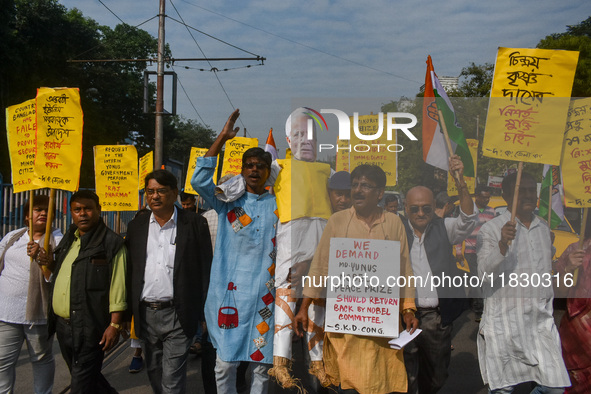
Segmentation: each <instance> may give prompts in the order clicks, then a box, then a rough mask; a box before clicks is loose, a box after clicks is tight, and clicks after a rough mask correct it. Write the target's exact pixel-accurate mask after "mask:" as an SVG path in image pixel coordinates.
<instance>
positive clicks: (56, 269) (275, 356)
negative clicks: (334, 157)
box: [0, 108, 591, 393]
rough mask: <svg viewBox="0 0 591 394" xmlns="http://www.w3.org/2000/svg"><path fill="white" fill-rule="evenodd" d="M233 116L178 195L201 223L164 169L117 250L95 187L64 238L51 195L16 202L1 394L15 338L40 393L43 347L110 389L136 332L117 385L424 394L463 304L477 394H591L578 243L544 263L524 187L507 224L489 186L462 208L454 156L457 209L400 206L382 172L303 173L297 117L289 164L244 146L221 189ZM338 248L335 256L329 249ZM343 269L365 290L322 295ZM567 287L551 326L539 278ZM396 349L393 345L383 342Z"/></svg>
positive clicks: (446, 356)
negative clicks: (106, 366) (135, 375)
mask: <svg viewBox="0 0 591 394" xmlns="http://www.w3.org/2000/svg"><path fill="white" fill-rule="evenodd" d="M239 115H240V113H239V111H238V110H236V111H234V112H233V113H232V114H231V115H230V117H229V119H228V121H227V123H226V124H225V126H224V128H223V130H222V131H221V132H220V133H219V135H218V137H217V139H216V141H215V142H214V144H213V145H212V146H211V147H210V148H209V150H207V152H206V153H205V154H204V155H203V156H202V157H199V158H198V159H197V161H196V167H195V171H194V173H193V174H192V178H191V185H192V186H193V188H194V190H195V191H196V192H197V193H198V195H199V196H200V198H201V199H203V201H205V203H206V206H207V207H209V210H200V212H197V209H196V205H195V198H194V196H193V195H190V194H184V193H183V194H182V196H179V190H178V186H177V185H178V180H177V179H176V177H175V176H174V175H173V174H172V173H170V172H168V171H166V170H164V169H159V170H155V171H153V172H150V173H149V174H148V175H147V176H146V177H145V178H144V180H143V181H144V188H145V196H146V206H145V207H144V208H143V209H141V210H140V211H138V212H137V214H136V216H135V218H134V219H133V220H132V221H131V222H130V223H129V224H128V228H127V233H126V235H125V238H123V237H121V236H120V235H118V234H116V233H115V232H114V231H113V230H111V229H110V228H108V227H107V226H106V225H105V224H104V222H103V220H102V219H101V215H100V213H101V201H100V200H99V197H98V196H97V194H96V193H94V192H92V191H88V190H80V191H77V192H75V193H74V194H72V196H71V198H70V200H69V209H70V211H71V215H72V220H73V223H72V224H71V225H70V227H69V228H68V229H67V231H66V232H65V234H63V235H62V233H61V232H60V231H59V230H56V229H52V230H51V231H50V232H49V233H48V232H47V231H46V225H47V221H48V218H47V213H48V208H49V204H50V200H49V198H47V196H41V195H38V196H35V197H34V200H33V206H32V209H31V210H30V211H29V207H28V205H27V206H25V211H26V212H32V217H29V216H27V222H28V223H31V224H30V225H29V226H27V227H24V228H21V229H17V230H14V231H12V232H10V233H8V234H7V235H6V236H5V237H4V238H3V239H2V241H1V243H0V392H1V393H11V392H13V389H14V384H15V379H16V373H15V370H16V364H17V359H18V357H19V352H20V350H21V347H22V345H23V342H24V341H26V342H27V346H28V351H29V358H30V362H31V365H32V368H33V377H34V390H35V392H36V393H51V392H52V390H53V382H54V374H55V361H54V355H53V354H52V351H51V349H52V342H53V338H54V335H53V334H55V337H56V338H57V341H58V342H59V348H60V350H61V353H62V356H63V358H64V360H65V362H66V365H67V367H68V369H69V371H70V375H71V382H70V387H69V389H70V392H72V393H94V392H96V393H110V392H116V390H115V389H114V388H113V387H112V386H111V384H110V383H109V382H108V380H107V379H106V378H105V377H104V376H103V375H102V373H101V365H102V363H103V359H104V357H105V353H106V352H108V351H109V350H110V349H112V348H113V347H114V346H116V345H117V343H118V342H119V341H120V340H122V339H123V340H126V339H127V338H128V337H129V330H130V329H131V330H132V333H131V335H132V338H133V339H132V341H134V345H133V347H134V348H136V351H135V353H134V357H133V359H132V360H131V365H130V367H129V371H130V372H138V371H140V370H142V369H143V368H145V369H146V371H147V375H148V378H149V382H150V385H151V388H152V390H153V391H154V392H155V393H183V392H204V393H216V392H217V393H237V392H239V390H240V392H243V391H244V390H245V388H244V385H245V382H246V381H248V382H249V384H250V389H249V390H250V392H251V393H267V392H269V389H270V385H271V383H272V382H273V381H275V382H276V384H277V385H279V386H281V387H283V388H284V389H293V390H298V391H306V392H311V393H327V392H331V391H336V392H338V393H436V392H438V391H440V390H441V388H442V387H443V385H444V384H445V382H446V379H447V378H448V369H449V365H450V359H451V355H452V350H453V345H452V330H453V323H454V320H456V319H457V318H458V317H459V316H460V315H461V314H462V313H463V312H464V311H465V310H467V309H468V308H472V309H473V311H474V312H475V313H476V316H477V319H476V322H477V323H478V324H479V329H478V335H477V339H476V341H477V344H478V362H479V364H480V371H481V375H482V381H483V382H484V384H485V385H487V387H488V389H489V392H491V393H510V392H513V389H514V388H515V387H516V386H518V385H523V384H526V385H528V386H527V387H528V389H527V390H528V392H529V390H532V391H531V392H532V393H563V392H565V390H566V392H568V393H585V392H589V391H590V390H591V359H590V356H589V354H590V353H591V351H590V350H591V349H589V346H590V345H589V344H590V343H591V340H590V335H591V328H590V326H589V321H590V319H591V303H589V291H590V290H589V289H590V288H591V283H589V281H590V276H589V273H588V272H589V270H590V269H591V267H589V264H590V260H591V258H590V256H591V243H590V242H589V238H590V237H589V236H587V237H586V238H585V239H584V243H583V244H582V246H581V245H580V244H579V243H577V244H573V245H571V246H569V247H568V248H567V249H566V251H565V252H564V253H563V254H562V256H558V257H559V258H558V259H557V260H554V261H553V259H552V256H553V254H554V250H553V248H554V247H553V238H552V233H551V230H550V228H549V226H548V224H547V223H546V221H545V220H544V219H542V218H540V217H538V216H536V215H535V214H534V210H535V208H536V204H537V190H536V179H535V178H534V177H533V176H531V175H530V174H528V173H526V172H524V173H523V174H520V179H519V180H518V176H517V174H510V175H508V176H506V177H505V178H504V180H503V182H502V197H503V198H504V200H505V201H506V203H507V206H508V207H512V206H514V207H515V218H512V217H511V212H510V210H509V209H508V210H507V211H506V212H505V213H503V214H501V215H497V216H495V212H494V210H493V209H492V208H491V207H489V206H488V202H489V199H490V194H491V190H490V189H489V188H487V187H485V186H478V187H477V188H476V190H475V193H474V194H473V195H471V194H470V192H469V191H468V187H467V184H466V181H465V179H464V174H463V173H464V164H463V162H462V160H461V158H460V157H459V156H457V155H453V154H452V155H451V156H450V157H449V159H448V163H447V164H448V168H449V172H450V174H452V176H453V179H454V182H455V187H456V189H457V191H458V198H457V206H455V205H454V204H453V202H452V201H453V200H450V198H449V197H448V196H447V194H445V193H444V195H439V194H438V195H437V198H436V197H435V196H434V194H433V191H432V190H430V189H429V188H427V187H425V186H421V185H416V186H415V187H413V188H411V189H410V190H409V191H408V192H407V194H406V197H405V201H404V202H401V201H399V200H398V197H394V198H392V196H390V197H389V198H388V199H384V194H385V193H384V192H385V186H386V174H385V172H384V171H383V170H382V169H381V168H380V167H378V166H375V165H369V164H362V165H359V166H357V167H356V168H353V169H352V171H351V172H350V173H349V172H346V171H339V172H335V171H334V170H332V169H331V168H330V167H329V165H328V164H325V163H320V162H317V161H316V135H315V132H316V131H315V130H314V133H313V135H312V138H309V137H310V136H309V134H308V132H307V127H308V126H307V125H308V120H309V119H310V115H309V113H307V112H306V110H305V109H303V108H299V109H297V110H295V111H294V112H293V113H292V114H291V116H290V117H289V118H288V120H287V122H286V130H285V132H286V138H287V141H288V143H289V146H290V150H291V156H290V157H288V158H285V159H278V158H277V157H273V156H272V154H271V153H269V152H267V151H265V150H264V149H262V148H259V147H253V148H250V149H247V150H246V151H245V152H244V154H243V155H242V158H241V172H240V174H239V175H236V176H230V177H224V179H220V180H219V181H218V182H217V184H216V183H214V179H215V174H214V173H215V170H216V165H217V157H218V154H219V153H220V151H221V150H222V147H223V146H224V145H225V144H226V143H227V142H228V141H231V140H232V139H234V138H235V137H236V134H237V132H238V127H235V122H236V120H237V119H238V117H239ZM515 189H517V190H518V194H517V197H515V194H514V192H515ZM383 200H385V201H383ZM181 201H182V206H181ZM513 203H514V205H513ZM27 204H28V203H27ZM382 205H385V207H383V206H382ZM29 219H31V221H30V222H29ZM590 221H591V219H590ZM29 227H30V228H29ZM46 239H48V242H44V241H45V240H46ZM348 240H349V241H351V243H350V244H349V243H347V241H348ZM337 242H341V243H337ZM337 245H345V246H342V248H344V249H343V251H345V252H346V253H345V252H343V251H340V252H341V254H340V255H339V254H338V253H337V254H335V249H336V248H339V246H337ZM346 245H352V246H346ZM361 245H363V246H361ZM392 245H395V246H392ZM392 247H393V248H394V249H388V248H392ZM347 248H349V249H347ZM382 248H384V249H382ZM358 249H359V250H360V249H363V252H361V251H359V250H358ZM383 251H386V254H385V255H384V256H385V260H384V261H385V266H386V268H387V269H393V271H388V272H394V273H395V275H396V276H397V277H398V278H399V279H401V278H404V281H401V280H399V281H397V283H398V284H399V286H398V288H397V289H396V292H395V293H392V288H391V287H388V286H384V283H386V282H385V280H386V278H385V277H383V276H379V275H378V274H379V273H380V272H381V271H379V269H381V268H379V267H378V266H379V265H380V264H383V263H382V261H381V260H379V258H378V256H379V255H380V254H381V253H382V252H383ZM337 252H339V251H337ZM335 256H337V257H338V256H341V257H342V260H339V259H337V258H335ZM367 257H370V258H369V259H368V258H367ZM347 259H348V260H347ZM373 260H375V261H373ZM339 261H340V263H341V264H345V263H344V261H347V263H346V264H351V266H354V265H355V264H366V263H367V262H368V261H369V262H370V263H371V262H373V263H375V265H374V266H373V268H371V269H368V270H366V271H367V272H369V273H372V272H373V273H376V275H377V276H375V277H374V279H379V281H380V282H379V284H376V283H373V282H372V283H371V285H367V284H363V285H358V284H356V283H358V282H355V281H352V282H347V283H348V284H345V281H344V279H345V277H344V276H342V277H341V278H340V279H342V280H343V281H342V282H341V283H339V285H338V286H333V284H334V281H333V279H334V278H332V277H331V275H332V276H334V273H335V267H338V266H340V265H339ZM335 262H336V265H335ZM376 267H377V268H376ZM343 271H344V270H343V269H341V271H337V272H339V273H341V274H342V273H343ZM349 272H350V271H349ZM384 272H385V271H384ZM466 272H469V277H476V278H478V280H479V281H478V286H472V285H466V284H467V283H470V284H471V283H473V282H466V280H465V273H466ZM575 272H576V273H577V274H576V275H577V276H578V278H579V279H578V283H575V284H573V285H572V286H570V287H566V288H565V286H559V287H557V291H560V292H561V293H558V295H559V296H561V297H565V298H567V299H568V301H567V302H568V304H567V311H566V313H565V315H564V317H563V319H562V322H561V324H560V327H559V328H557V326H556V325H555V323H554V314H553V303H552V301H553V298H554V290H553V284H554V283H553V282H554V281H553V280H552V279H558V280H563V277H567V276H568V275H570V277H572V276H573V274H574V273H575ZM513 274H518V275H521V276H520V278H524V277H528V278H533V277H535V276H538V277H541V278H544V275H545V274H547V275H552V276H551V277H549V280H548V281H547V283H548V284H549V285H546V286H531V285H530V286H527V285H522V284H521V283H520V284H519V285H518V286H513V285H511V286H509V285H507V283H509V282H508V281H509V278H510V277H511V278H513V276H511V275H513ZM463 277H464V280H463V281H460V282H458V281H456V280H455V279H456V278H463ZM326 278H328V281H327V280H326ZM443 278H448V279H449V280H448V282H445V280H442V279H443ZM323 279H324V280H323ZM349 279H350V277H349ZM435 279H438V280H439V281H440V282H437V285H436V286H433V283H434V280H435ZM381 281H383V282H381ZM504 281H507V283H505V282H504ZM401 282H403V283H404V284H403V285H400V283H401ZM321 283H322V285H319V284H321ZM351 283H353V284H351ZM457 283H462V285H457ZM335 287H336V293H335ZM339 291H340V292H341V294H340V295H339ZM372 291H373V292H372ZM356 292H357V294H358V295H367V299H368V300H370V302H371V304H372V306H371V307H370V308H368V309H367V310H369V311H370V313H369V314H365V315H364V314H362V313H356V312H357V311H362V310H364V309H363V308H366V306H367V305H368V304H367V302H366V301H367V300H366V297H357V296H355V294H356ZM335 294H337V295H335ZM351 294H353V296H351V297H349V295H351ZM347 297H349V298H347ZM361 299H363V301H361ZM361 305H363V306H361ZM335 311H343V312H347V313H340V312H339V313H337V314H335V313H334V312H335ZM392 333H394V334H392ZM376 334H377V335H376ZM379 334H384V335H379ZM417 334H418V335H417ZM405 335H408V336H409V337H410V340H407V341H406V342H405V343H403V344H401V345H400V344H396V343H393V342H392V341H391V339H392V338H395V337H397V336H399V337H400V338H402V337H403V336H405ZM296 339H299V340H297V341H296ZM296 346H297V347H301V349H298V351H299V352H300V353H301V354H303V359H298V362H301V363H302V365H301V366H299V367H302V366H303V370H304V371H306V372H305V373H304V374H302V373H297V374H296V373H295V371H296V370H298V371H302V368H296V367H298V366H296V365H293V364H294V362H293V359H294V358H293V353H294V352H295V351H296V349H295V347H296ZM191 353H197V354H200V355H201V356H202V363H201V368H202V371H201V373H202V381H203V387H199V388H194V387H191V388H190V387H187V365H188V362H187V359H188V356H189V354H191ZM246 370H248V371H250V373H251V376H250V377H249V378H248V379H245V376H244V375H245V371H246ZM247 390H248V389H247ZM247 392H248V391H247Z"/></svg>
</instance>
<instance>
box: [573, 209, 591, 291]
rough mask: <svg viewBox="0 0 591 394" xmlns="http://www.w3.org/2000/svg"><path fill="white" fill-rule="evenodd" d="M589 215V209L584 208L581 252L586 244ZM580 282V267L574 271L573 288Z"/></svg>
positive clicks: (580, 242) (580, 243)
mask: <svg viewBox="0 0 591 394" xmlns="http://www.w3.org/2000/svg"><path fill="white" fill-rule="evenodd" d="M588 214H589V208H583V223H581V235H580V237H579V250H583V244H584V243H585V231H586V227H587V215H588ZM578 280H579V267H577V268H575V270H574V271H573V286H576V285H577V281H578Z"/></svg>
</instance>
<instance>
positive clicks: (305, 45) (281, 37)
mask: <svg viewBox="0 0 591 394" xmlns="http://www.w3.org/2000/svg"><path fill="white" fill-rule="evenodd" d="M180 1H182V2H183V3H186V4H189V5H191V6H193V7H196V8H199V9H202V10H203V11H207V12H209V13H212V14H214V15H218V16H221V17H222V18H226V19H228V20H231V21H233V22H236V23H240V24H241V25H244V26H247V27H250V28H251V29H255V30H258V31H261V32H263V33H265V34H269V35H271V36H273V37H277V38H279V39H281V40H284V41H287V42H291V43H292V44H296V45H300V46H302V47H304V48H308V49H311V50H313V51H316V52H320V53H322V54H324V55H327V56H331V57H334V58H336V59H339V60H342V61H345V62H348V63H351V64H355V65H357V66H360V67H364V68H367V69H370V70H373V71H377V72H380V73H383V74H386V75H390V76H392V77H395V78H399V79H403V80H405V81H408V82H414V83H418V84H423V82H419V81H415V80H414V79H410V78H406V77H403V76H402V75H397V74H394V73H391V72H389V71H385V70H380V69H379V68H375V67H372V66H368V65H367V64H363V63H359V62H357V61H355V60H351V59H347V58H345V57H342V56H339V55H335V54H334V53H330V52H327V51H325V50H323V49H319V48H315V47H313V46H311V45H308V44H304V43H301V42H299V41H296V40H292V39H291V38H287V37H283V36H280V35H279V34H276V33H273V32H270V31H268V30H265V29H262V28H260V27H256V26H253V25H250V24H248V23H245V22H242V21H239V20H238V19H234V18H231V17H229V16H226V15H224V14H221V13H219V12H216V11H212V10H209V9H207V8H205V7H202V6H199V5H197V4H194V3H191V2H189V1H187V0H180Z"/></svg>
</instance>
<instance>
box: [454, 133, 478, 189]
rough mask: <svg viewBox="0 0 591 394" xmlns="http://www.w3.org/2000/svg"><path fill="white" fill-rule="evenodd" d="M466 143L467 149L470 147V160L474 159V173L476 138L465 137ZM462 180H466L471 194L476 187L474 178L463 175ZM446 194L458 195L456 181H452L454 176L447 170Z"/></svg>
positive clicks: (476, 153)
mask: <svg viewBox="0 0 591 394" xmlns="http://www.w3.org/2000/svg"><path fill="white" fill-rule="evenodd" d="M466 143H467V144H468V149H470V154H471V155H472V160H473V161H474V174H476V169H477V164H478V163H477V157H478V140H475V139H471V138H467V139H466ZM464 180H465V181H466V185H467V186H468V192H469V193H470V194H473V193H474V190H475V189H476V178H475V177H471V176H465V175H464ZM447 195H448V196H457V195H458V188H457V187H456V182H455V181H454V177H453V176H452V175H451V174H450V173H449V171H448V172H447Z"/></svg>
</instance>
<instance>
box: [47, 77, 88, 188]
mask: <svg viewBox="0 0 591 394" xmlns="http://www.w3.org/2000/svg"><path fill="white" fill-rule="evenodd" d="M36 100H37V153H36V156H35V175H36V176H37V177H38V179H37V181H36V182H38V183H39V187H48V188H52V189H63V190H68V191H72V192H73V191H76V190H78V182H79V181H80V166H81V164H82V125H83V119H82V116H83V114H82V107H81V106H80V93H79V91H78V88H39V89H38V90H37V98H36Z"/></svg>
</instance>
